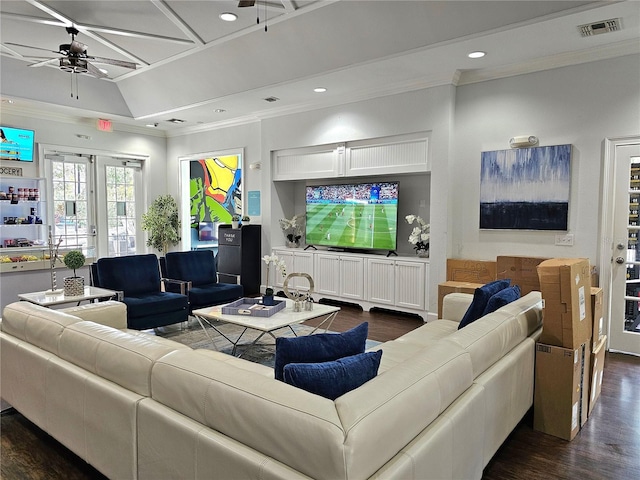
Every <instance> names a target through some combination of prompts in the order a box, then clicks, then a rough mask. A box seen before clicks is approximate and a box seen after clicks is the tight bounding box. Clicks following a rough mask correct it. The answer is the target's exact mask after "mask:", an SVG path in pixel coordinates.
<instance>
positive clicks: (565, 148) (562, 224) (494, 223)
mask: <svg viewBox="0 0 640 480" xmlns="http://www.w3.org/2000/svg"><path fill="white" fill-rule="evenodd" d="M570 166H571V145H555V146H551V147H535V148H518V149H511V150H496V151H492V152H482V156H481V167H480V168H481V170H480V228H481V229H510V230H567V228H568V215H569V186H570V181H571V176H570Z"/></svg>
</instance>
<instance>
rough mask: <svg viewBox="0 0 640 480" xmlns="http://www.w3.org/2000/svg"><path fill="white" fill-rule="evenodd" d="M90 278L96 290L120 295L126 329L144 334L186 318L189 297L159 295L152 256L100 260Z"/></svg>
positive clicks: (157, 277)
mask: <svg viewBox="0 0 640 480" xmlns="http://www.w3.org/2000/svg"><path fill="white" fill-rule="evenodd" d="M92 274H93V275H92V276H93V282H94V284H95V286H97V287H102V288H108V289H110V290H117V291H121V292H122V296H121V301H122V302H124V303H125V304H126V305H127V326H128V327H129V328H132V329H135V330H146V329H149V328H156V327H163V326H165V325H171V324H174V323H180V322H186V321H187V319H188V318H189V302H188V297H187V296H186V295H181V294H180V293H175V292H166V291H165V292H163V291H162V289H161V280H160V266H159V264H158V257H156V256H155V255H154V254H148V255H127V256H123V257H109V258H101V259H99V260H98V261H97V262H96V263H95V269H92Z"/></svg>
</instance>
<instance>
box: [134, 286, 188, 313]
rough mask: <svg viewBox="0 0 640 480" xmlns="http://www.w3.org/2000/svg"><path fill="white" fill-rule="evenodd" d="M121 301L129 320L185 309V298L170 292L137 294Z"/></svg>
mask: <svg viewBox="0 0 640 480" xmlns="http://www.w3.org/2000/svg"><path fill="white" fill-rule="evenodd" d="M122 301H123V302H124V303H125V304H126V305H127V312H128V313H129V318H137V317H148V316H150V315H155V314H161V313H166V312H175V311H180V310H186V309H187V296H186V295H180V294H179V293H171V292H160V291H158V292H156V293H147V294H138V295H135V296H131V297H124V298H123V299H122ZM185 319H186V318H185Z"/></svg>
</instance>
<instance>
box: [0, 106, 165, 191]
mask: <svg viewBox="0 0 640 480" xmlns="http://www.w3.org/2000/svg"><path fill="white" fill-rule="evenodd" d="M2 124H3V125H8V126H12V127H17V128H28V129H31V130H35V139H36V143H38V144H48V145H57V146H61V147H67V148H69V149H70V150H67V151H75V150H82V151H83V152H84V151H91V152H94V153H96V154H104V155H112V154H118V153H119V154H122V153H125V154H132V155H133V154H135V155H144V156H148V157H149V159H148V163H147V164H146V165H145V168H144V172H145V173H144V181H145V195H146V197H145V198H146V201H147V203H150V202H151V201H153V199H155V198H156V197H157V196H158V195H162V194H164V193H166V191H167V172H168V170H167V168H166V140H165V138H164V137H163V136H152V135H141V134H139V133H130V132H123V131H117V130H114V131H113V132H100V131H98V130H97V128H96V125H95V123H93V122H85V121H82V120H76V121H73V120H70V119H67V118H66V117H64V118H62V117H60V118H59V119H56V118H36V117H33V116H22V115H17V114H12V113H7V112H6V111H3V112H2ZM77 135H87V136H89V137H91V139H89V140H85V139H81V138H79V137H78V136H77ZM36 150H37V149H36ZM39 163H40V159H36V161H34V162H33V163H31V164H29V163H26V162H11V161H4V162H0V164H1V165H2V166H10V167H22V169H23V176H25V177H39V176H41V173H40V170H39Z"/></svg>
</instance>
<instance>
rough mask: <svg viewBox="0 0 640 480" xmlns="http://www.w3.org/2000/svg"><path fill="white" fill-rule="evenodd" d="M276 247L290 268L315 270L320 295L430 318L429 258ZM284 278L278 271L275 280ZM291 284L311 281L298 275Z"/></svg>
mask: <svg viewBox="0 0 640 480" xmlns="http://www.w3.org/2000/svg"><path fill="white" fill-rule="evenodd" d="M273 253H274V254H276V255H277V256H278V258H280V259H282V260H284V262H285V263H286V265H287V273H293V272H297V273H307V274H309V275H311V277H312V278H313V281H314V284H315V286H314V293H313V297H314V299H315V300H319V299H322V298H326V299H330V300H339V301H344V302H349V303H356V304H358V305H360V306H361V307H362V308H363V309H364V310H366V311H368V310H370V309H371V308H384V309H387V310H397V311H401V312H407V313H415V314H417V315H420V316H421V317H422V318H423V319H424V320H425V321H426V319H427V313H428V309H429V305H428V302H429V259H425V258H417V257H384V256H382V255H376V254H368V253H351V252H332V251H329V250H301V249H297V248H286V247H282V248H280V247H278V248H274V249H273ZM271 275H273V272H271ZM283 280H284V279H283V278H282V276H281V275H279V274H276V281H275V282H273V284H274V285H275V286H276V287H279V288H282V286H283ZM292 288H294V289H297V290H300V291H306V290H307V289H308V282H307V280H306V279H304V278H299V279H298V278H294V279H292V281H291V282H289V290H291V289H292Z"/></svg>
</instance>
